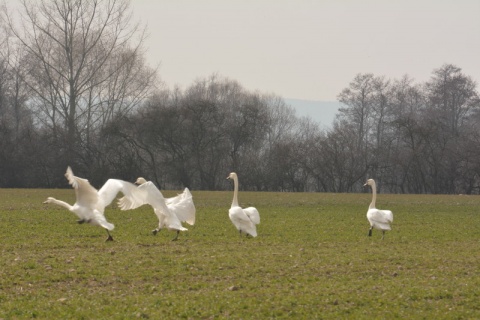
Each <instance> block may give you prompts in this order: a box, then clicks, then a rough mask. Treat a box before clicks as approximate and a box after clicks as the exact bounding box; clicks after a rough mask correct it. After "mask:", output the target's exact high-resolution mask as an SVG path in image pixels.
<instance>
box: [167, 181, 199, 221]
mask: <svg viewBox="0 0 480 320" xmlns="http://www.w3.org/2000/svg"><path fill="white" fill-rule="evenodd" d="M169 200H170V201H169ZM172 200H174V201H172ZM166 204H167V207H168V209H169V210H170V212H172V213H173V214H175V215H176V216H177V218H178V219H179V220H180V221H184V222H186V223H188V224H189V225H192V226H193V225H194V224H195V212H196V209H195V204H194V203H193V198H192V194H191V193H190V190H188V188H185V190H184V191H183V193H181V194H179V195H178V196H176V197H174V198H168V199H166Z"/></svg>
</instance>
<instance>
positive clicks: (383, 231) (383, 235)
mask: <svg viewBox="0 0 480 320" xmlns="http://www.w3.org/2000/svg"><path fill="white" fill-rule="evenodd" d="M383 238H385V230H382V240H383Z"/></svg>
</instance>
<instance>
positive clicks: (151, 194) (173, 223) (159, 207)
mask: <svg viewBox="0 0 480 320" xmlns="http://www.w3.org/2000/svg"><path fill="white" fill-rule="evenodd" d="M137 182H138V183H139V184H140V185H139V186H138V187H137V192H136V193H135V194H134V197H132V194H129V195H125V196H124V197H123V198H121V199H120V200H119V201H118V206H119V207H120V209H121V210H131V209H136V208H138V207H140V206H142V205H144V204H149V205H150V206H151V207H152V208H153V211H154V212H155V214H156V215H157V217H158V228H157V229H155V230H153V231H152V232H153V234H154V235H155V234H157V232H158V231H159V230H160V229H162V228H166V229H168V230H171V231H176V232H177V234H176V236H175V238H173V239H172V241H175V240H177V239H178V234H179V233H180V231H187V230H188V229H187V228H184V227H183V226H182V223H181V222H180V219H179V218H178V217H177V216H176V215H175V213H173V212H172V211H170V208H171V207H172V206H170V207H169V206H167V203H166V199H165V198H164V197H163V195H162V193H161V192H160V190H158V189H157V187H156V186H155V185H154V184H153V182H151V181H146V180H145V179H143V178H142V179H140V180H139V179H137ZM188 194H190V192H188ZM188 200H190V202H191V205H192V206H193V201H191V195H190V199H188ZM173 206H174V207H175V208H177V207H180V206H175V205H173ZM193 209H195V207H193ZM193 214H194V215H195V211H193ZM188 221H190V222H192V223H194V222H195V217H194V218H193V220H192V219H191V218H190V219H188Z"/></svg>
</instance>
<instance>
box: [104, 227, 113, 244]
mask: <svg viewBox="0 0 480 320" xmlns="http://www.w3.org/2000/svg"><path fill="white" fill-rule="evenodd" d="M105 230H107V234H108V238H107V240H105V241H113V237H112V235H111V234H110V231H108V229H105Z"/></svg>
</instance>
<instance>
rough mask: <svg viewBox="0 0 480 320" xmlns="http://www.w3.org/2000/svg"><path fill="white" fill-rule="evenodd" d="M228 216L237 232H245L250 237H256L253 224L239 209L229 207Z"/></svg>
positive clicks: (255, 229)
mask: <svg viewBox="0 0 480 320" xmlns="http://www.w3.org/2000/svg"><path fill="white" fill-rule="evenodd" d="M228 216H229V217H230V220H231V221H232V223H233V224H234V225H235V227H236V228H237V229H238V230H240V231H243V232H246V233H248V234H249V235H251V236H252V237H256V236H257V228H256V227H255V224H254V223H253V222H252V220H251V219H250V218H249V217H248V215H247V214H246V213H245V211H244V210H243V209H242V208H241V207H231V208H230V210H229V211H228Z"/></svg>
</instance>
